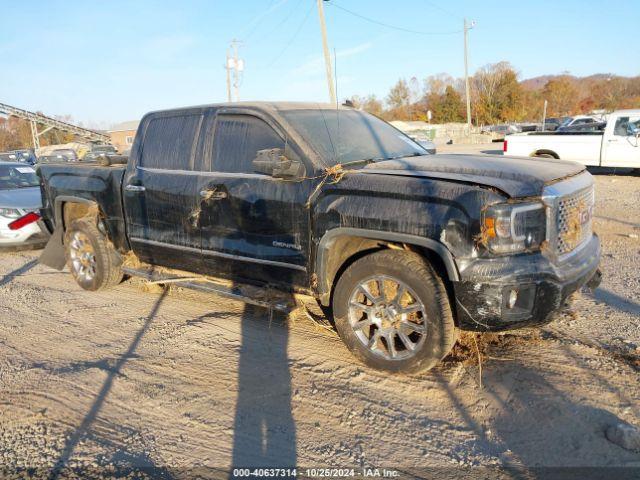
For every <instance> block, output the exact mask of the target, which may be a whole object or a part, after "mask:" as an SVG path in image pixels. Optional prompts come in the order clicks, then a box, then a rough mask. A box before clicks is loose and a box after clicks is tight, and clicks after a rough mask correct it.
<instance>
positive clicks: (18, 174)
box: [0, 165, 40, 190]
mask: <svg viewBox="0 0 640 480" xmlns="http://www.w3.org/2000/svg"><path fill="white" fill-rule="evenodd" d="M38 185H40V180H39V179H38V176H37V175H36V171H35V170H34V169H33V168H31V167H28V166H26V165H25V166H21V165H16V166H15V167H14V166H13V165H0V190H10V189H12V188H27V187H37V186H38Z"/></svg>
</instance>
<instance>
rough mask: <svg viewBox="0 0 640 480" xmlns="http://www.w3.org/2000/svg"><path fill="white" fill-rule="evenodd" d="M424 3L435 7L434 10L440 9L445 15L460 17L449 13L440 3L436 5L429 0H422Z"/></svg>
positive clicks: (457, 18)
mask: <svg viewBox="0 0 640 480" xmlns="http://www.w3.org/2000/svg"><path fill="white" fill-rule="evenodd" d="M422 1H423V2H424V3H426V4H428V5H431V6H432V7H433V8H435V9H436V10H440V11H441V12H442V13H446V14H447V15H449V16H450V17H453V18H455V19H456V20H459V19H461V18H462V17H460V16H458V15H456V14H455V13H451V12H450V11H449V10H446V9H444V8H442V7H441V6H440V5H436V4H435V3H433V2H430V1H429V0H422Z"/></svg>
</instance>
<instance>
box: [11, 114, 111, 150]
mask: <svg viewBox="0 0 640 480" xmlns="http://www.w3.org/2000/svg"><path fill="white" fill-rule="evenodd" d="M0 113H4V114H6V115H11V116H13V117H18V118H21V119H23V120H27V121H28V122H29V123H30V125H31V140H32V142H33V148H40V135H42V134H44V133H47V132H48V131H49V130H51V129H52V128H55V129H57V130H61V131H63V132H69V133H73V134H74V135H77V136H78V137H81V138H84V139H86V140H89V141H92V142H102V143H110V142H111V138H110V137H109V135H107V134H105V133H99V132H96V131H95V130H89V129H87V128H82V127H78V126H77V125H73V124H71V123H67V122H63V121H61V120H56V119H55V118H51V117H47V116H46V115H42V114H40V113H34V112H29V111H27V110H23V109H21V108H17V107H12V106H11V105H7V104H5V103H0ZM38 124H41V125H44V126H45V127H46V128H45V129H44V130H42V131H41V132H38Z"/></svg>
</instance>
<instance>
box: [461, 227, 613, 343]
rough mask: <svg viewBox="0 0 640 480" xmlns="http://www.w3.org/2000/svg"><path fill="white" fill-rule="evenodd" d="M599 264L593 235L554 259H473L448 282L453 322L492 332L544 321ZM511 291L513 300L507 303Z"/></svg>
mask: <svg viewBox="0 0 640 480" xmlns="http://www.w3.org/2000/svg"><path fill="white" fill-rule="evenodd" d="M599 264H600V240H599V239H598V237H597V236H596V235H595V234H594V235H593V236H592V237H591V239H590V240H589V241H587V242H586V243H585V244H583V245H582V246H581V247H579V250H577V251H576V252H574V253H573V254H571V256H570V257H568V258H566V259H564V260H563V261H561V262H559V263H554V262H552V261H551V260H550V259H549V258H547V257H546V256H545V255H543V254H542V253H535V254H523V255H514V256H510V257H501V258H492V259H478V260H474V261H473V262H470V263H469V264H468V265H466V266H465V268H464V269H462V270H461V272H460V281H459V282H454V290H455V297H456V313H457V318H458V326H459V327H460V328H461V329H463V330H475V331H498V330H508V329H514V328H521V327H530V326H535V325H542V324H545V323H548V322H550V321H551V320H552V319H553V314H554V313H555V312H557V311H558V310H560V309H561V308H562V306H563V304H564V302H565V300H566V299H567V297H569V296H570V295H571V294H572V293H574V292H575V291H577V290H579V289H580V288H581V287H582V286H583V285H585V284H586V283H587V282H589V281H590V280H592V278H598V279H599V277H594V275H595V274H596V272H597V271H598V266H599ZM592 283H593V282H592ZM512 291H515V292H516V298H517V299H516V301H515V303H512V305H511V307H510V306H509V297H510V295H512V293H511V292H512Z"/></svg>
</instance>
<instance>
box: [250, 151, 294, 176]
mask: <svg viewBox="0 0 640 480" xmlns="http://www.w3.org/2000/svg"><path fill="white" fill-rule="evenodd" d="M253 170H254V171H255V172H258V173H264V174H266V175H271V176H272V177H274V178H298V177H302V176H303V175H304V165H302V163H301V162H300V161H298V160H293V159H291V158H287V157H286V156H285V154H284V150H283V149H282V148H268V149H266V150H258V154H257V156H256V158H254V159H253Z"/></svg>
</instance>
